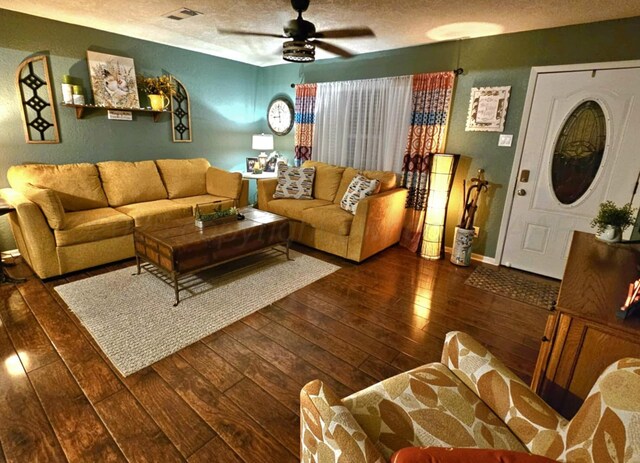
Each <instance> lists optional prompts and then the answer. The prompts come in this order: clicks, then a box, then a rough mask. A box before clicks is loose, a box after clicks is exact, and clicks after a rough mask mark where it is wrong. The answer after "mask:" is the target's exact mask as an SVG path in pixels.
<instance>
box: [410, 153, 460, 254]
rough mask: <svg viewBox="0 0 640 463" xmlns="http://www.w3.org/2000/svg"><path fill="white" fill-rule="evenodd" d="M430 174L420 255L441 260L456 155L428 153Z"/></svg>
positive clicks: (456, 160)
mask: <svg viewBox="0 0 640 463" xmlns="http://www.w3.org/2000/svg"><path fill="white" fill-rule="evenodd" d="M429 156H430V157H431V172H430V174H429V188H428V196H427V210H426V215H425V221H424V227H423V230H422V249H421V251H420V255H421V256H422V257H424V258H426V259H433V260H435V259H441V258H442V255H443V253H444V231H445V220H446V218H447V205H448V204H449V194H450V193H451V186H452V185H453V177H454V175H455V173H456V167H457V166H458V159H459V158H460V155H458V154H446V153H430V154H429Z"/></svg>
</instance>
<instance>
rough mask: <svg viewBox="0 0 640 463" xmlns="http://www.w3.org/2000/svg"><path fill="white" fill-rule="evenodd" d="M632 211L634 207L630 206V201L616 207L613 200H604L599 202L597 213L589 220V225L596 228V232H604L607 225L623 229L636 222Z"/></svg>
mask: <svg viewBox="0 0 640 463" xmlns="http://www.w3.org/2000/svg"><path fill="white" fill-rule="evenodd" d="M634 213H635V209H634V208H632V207H631V203H627V204H625V205H624V206H622V207H618V206H616V204H615V203H614V202H613V201H605V202H603V203H601V204H600V209H599V210H598V215H596V216H595V218H594V219H593V220H592V221H591V227H592V228H597V229H598V233H602V232H604V231H605V229H606V228H607V227H609V226H611V227H614V228H619V229H620V230H621V231H624V230H626V229H627V228H629V227H630V226H631V225H633V224H634V223H635V222H636V218H635V215H634Z"/></svg>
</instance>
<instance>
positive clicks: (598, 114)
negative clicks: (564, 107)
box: [551, 100, 607, 204]
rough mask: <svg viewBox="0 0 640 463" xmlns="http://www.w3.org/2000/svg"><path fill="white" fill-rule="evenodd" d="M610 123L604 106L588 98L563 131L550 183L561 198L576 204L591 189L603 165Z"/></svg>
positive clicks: (555, 150)
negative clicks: (607, 124)
mask: <svg viewBox="0 0 640 463" xmlns="http://www.w3.org/2000/svg"><path fill="white" fill-rule="evenodd" d="M606 139H607V126H606V120H605V117H604V112H603V111H602V107H601V106H600V105H599V104H598V103H597V102H596V101H592V100H590V101H585V102H584V103H581V104H580V105H579V106H578V107H577V108H576V109H574V110H573V112H572V113H571V115H569V117H568V118H567V121H566V122H565V124H564V127H562V130H561V131H560V135H559V136H558V140H557V141H556V146H555V148H554V150H553V160H552V162H551V186H552V187H553V192H554V193H555V195H556V197H557V198H558V201H560V202H561V203H562V204H573V203H575V202H576V201H577V200H578V199H580V198H581V197H582V196H583V195H584V194H585V193H586V192H587V190H589V187H590V186H591V184H592V183H593V181H594V179H595V178H596V174H597V173H598V169H600V165H601V164H602V157H603V155H604V147H605V143H606Z"/></svg>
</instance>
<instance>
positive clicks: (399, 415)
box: [342, 363, 527, 459]
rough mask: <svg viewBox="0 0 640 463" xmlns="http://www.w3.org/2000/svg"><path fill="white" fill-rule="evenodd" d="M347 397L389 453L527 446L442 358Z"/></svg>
mask: <svg viewBox="0 0 640 463" xmlns="http://www.w3.org/2000/svg"><path fill="white" fill-rule="evenodd" d="M342 402H343V403H344V405H345V406H346V407H347V408H348V409H349V411H350V412H351V413H352V414H353V416H354V418H355V419H356V421H357V422H358V423H359V424H360V426H362V429H363V430H364V431H365V433H366V434H367V436H369V438H370V439H371V440H373V442H374V443H375V444H376V446H377V447H378V449H379V450H380V451H381V452H382V454H383V455H384V456H385V458H387V459H388V458H390V457H391V455H392V454H393V452H395V451H397V450H400V449H401V448H404V447H417V446H425V447H426V446H434V447H451V446H453V447H477V448H495V449H506V450H516V451H520V452H525V451H526V450H527V449H526V448H525V447H524V446H523V445H522V443H521V442H520V441H519V440H518V439H517V438H516V436H515V435H513V433H512V432H511V431H510V430H509V428H508V427H507V425H506V424H504V423H503V422H502V421H501V420H500V419H499V418H498V417H497V416H496V414H495V413H493V412H492V411H491V410H490V409H489V407H487V405H485V403H484V402H482V401H481V400H480V398H479V397H478V396H477V395H475V394H474V393H473V392H472V391H471V390H470V389H469V388H468V387H467V386H466V385H465V384H464V383H463V382H462V381H461V380H460V379H459V378H458V377H457V376H455V375H454V374H453V373H452V372H451V371H450V370H449V369H448V368H447V367H446V366H444V365H443V364H441V363H432V364H429V365H424V366H421V367H418V368H416V369H414V370H411V371H409V372H406V373H402V374H400V375H398V376H394V377H393V378H389V379H387V380H384V381H382V382H380V383H377V384H374V385H373V386H371V387H368V388H366V389H363V390H361V391H359V392H356V393H355V394H352V395H350V396H349V397H346V398H345V399H343V401H342Z"/></svg>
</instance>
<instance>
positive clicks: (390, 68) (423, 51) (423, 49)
mask: <svg viewBox="0 0 640 463" xmlns="http://www.w3.org/2000/svg"><path fill="white" fill-rule="evenodd" d="M639 30H640V18H631V19H625V20H619V21H606V22H600V23H594V24H585V25H579V26H570V27H563V28H556V29H546V30H539V31H532V32H522V33H517V34H507V35H500V36H494V37H486V38H478V39H471V40H464V41H458V42H447V43H440V44H433V45H424V46H419V47H412V48H404V49H399V50H392V51H386V52H380V53H370V54H365V55H360V56H357V57H356V58H353V59H350V60H339V59H334V60H326V61H319V62H316V63H312V64H307V65H293V64H286V65H279V66H272V67H267V68H263V69H261V71H260V89H259V93H258V106H263V107H265V108H266V105H267V104H268V102H269V101H270V100H271V99H272V98H273V97H274V96H275V95H276V94H279V93H284V94H288V95H290V96H291V97H292V98H293V95H294V92H293V89H291V88H290V86H289V84H290V83H292V82H294V83H299V82H327V81H336V80H349V79H364V78H375V77H388V76H395V75H404V74H415V73H421V72H432V71H441V70H449V69H454V68H457V67H462V68H464V70H465V72H464V75H462V76H460V77H459V78H458V80H457V84H456V90H455V95H454V100H453V106H452V114H451V119H450V125H449V135H448V143H447V151H448V152H451V153H460V154H462V155H463V158H462V160H461V163H460V167H459V169H458V174H457V176H456V183H455V188H454V193H453V195H452V198H451V203H450V209H449V216H448V220H447V223H448V226H447V243H448V244H450V243H451V240H452V236H453V227H454V226H455V223H456V222H457V221H458V220H459V215H460V209H461V208H460V204H461V196H460V194H461V189H462V179H463V178H471V177H472V176H473V175H474V174H475V173H476V171H477V169H478V168H484V169H485V170H486V175H487V178H488V179H489V180H490V181H491V182H492V187H491V190H490V192H489V194H488V195H486V196H485V197H484V201H482V204H481V206H480V208H479V215H478V219H477V222H476V225H479V226H480V227H481V231H480V238H479V240H478V241H477V242H476V243H475V244H474V252H477V253H479V254H483V255H486V256H489V257H493V256H495V253H496V247H497V239H498V231H499V228H500V223H501V220H502V209H503V207H504V202H505V198H506V195H507V191H506V190H507V186H508V183H509V176H510V173H511V167H512V164H513V159H514V153H515V146H516V142H517V135H518V130H519V127H520V120H521V117H522V111H523V106H524V99H525V96H526V91H527V84H528V80H529V75H530V71H531V67H532V66H545V65H558V64H572V63H590V62H604V61H620V60H630V59H640V34H638V31H639ZM341 43H344V44H345V46H348V41H346V40H345V41H343V42H341ZM503 85H510V86H511V98H510V100H509V108H508V114H507V120H506V125H505V130H504V133H511V134H513V135H514V140H513V145H512V147H511V148H503V147H498V146H497V145H498V133H482V132H465V130H464V126H465V122H466V117H467V109H468V105H469V95H470V89H471V87H482V86H503ZM276 149H279V150H280V151H282V152H285V153H287V155H288V156H290V157H291V156H292V153H293V135H292V134H291V135H288V136H286V137H280V139H279V140H278V141H277V144H276Z"/></svg>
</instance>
